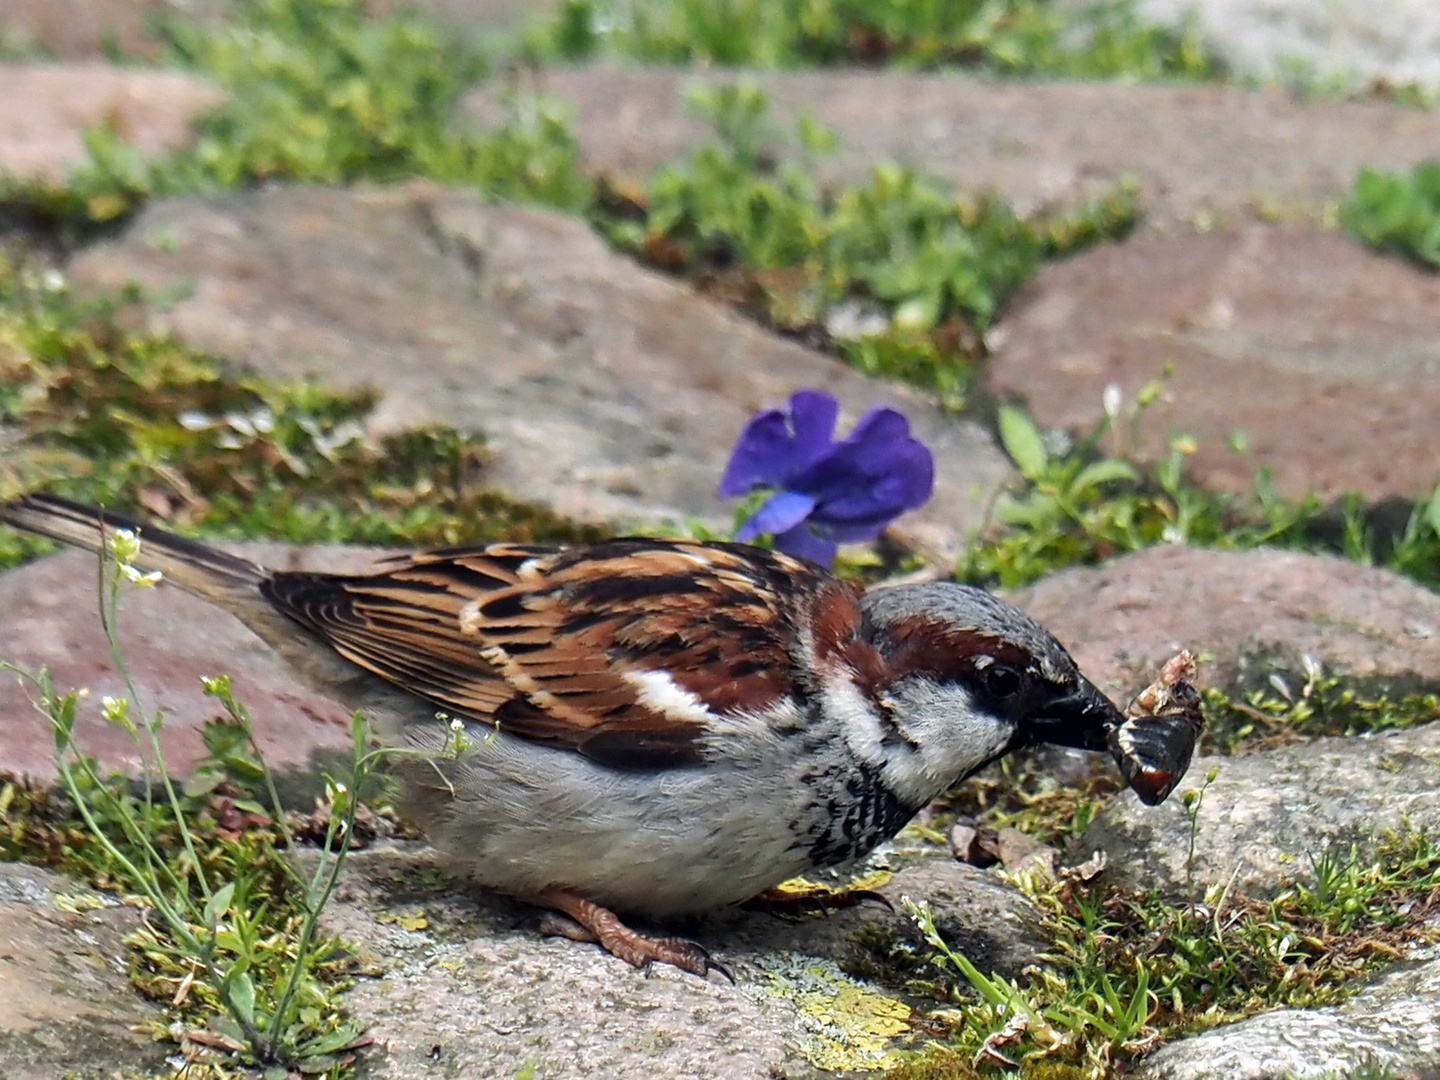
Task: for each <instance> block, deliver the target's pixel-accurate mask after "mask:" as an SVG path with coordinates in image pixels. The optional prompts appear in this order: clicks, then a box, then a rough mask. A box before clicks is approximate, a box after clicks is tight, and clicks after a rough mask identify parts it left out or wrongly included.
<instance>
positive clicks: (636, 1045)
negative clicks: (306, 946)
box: [328, 846, 1037, 1080]
mask: <svg viewBox="0 0 1440 1080" xmlns="http://www.w3.org/2000/svg"><path fill="white" fill-rule="evenodd" d="M433 858H434V856H433V853H430V852H429V851H428V850H424V849H416V848H415V847H413V846H401V847H399V848H391V849H389V850H387V849H384V848H379V849H376V850H373V851H366V852H361V853H360V854H359V855H358V856H357V857H356V859H355V862H354V863H353V864H352V867H351V868H350V869H349V870H347V873H346V877H345V878H344V879H343V880H342V885H341V890H340V892H339V894H338V895H337V903H336V905H335V907H334V909H333V910H332V912H331V914H330V915H329V916H328V920H329V925H330V927H331V928H332V929H335V930H337V931H339V932H340V933H342V934H343V935H344V936H345V938H346V939H347V940H348V941H351V942H354V943H356V944H357V945H358V946H359V947H360V948H361V950H362V951H363V952H364V953H366V954H368V956H367V959H373V961H374V963H375V964H376V966H378V967H379V968H380V969H382V970H383V972H384V973H383V974H382V975H380V976H379V977H378V978H376V979H362V980H360V981H359V982H358V983H357V984H356V986H355V988H354V989H353V990H351V991H350V992H349V993H348V994H347V997H346V1003H347V1005H348V1006H349V1008H350V1009H351V1010H352V1011H353V1013H354V1015H355V1016H357V1018H359V1019H360V1020H361V1021H362V1022H364V1023H366V1024H367V1025H368V1027H369V1031H370V1034H371V1035H372V1036H373V1037H374V1038H375V1040H376V1043H377V1048H376V1050H375V1051H374V1052H373V1053H371V1054H369V1055H368V1056H367V1065H366V1069H367V1072H366V1074H365V1075H367V1076H372V1077H375V1078H376V1080H411V1078H416V1080H419V1078H422V1077H429V1076H432V1075H434V1070H435V1069H436V1068H440V1069H442V1070H444V1071H446V1073H447V1074H449V1075H456V1076H476V1077H513V1076H515V1075H516V1074H517V1073H519V1072H520V1071H521V1070H522V1069H523V1068H524V1067H525V1066H526V1065H527V1064H528V1063H532V1062H533V1063H534V1065H535V1070H536V1071H535V1075H536V1076H544V1077H546V1078H549V1080H569V1078H572V1077H574V1078H580V1077H591V1076H614V1077H630V1076H645V1077H655V1078H657V1080H659V1078H667V1077H687V1078H688V1077H696V1076H705V1077H717V1078H721V1080H752V1078H753V1080H771V1078H778V1077H785V1078H788V1080H802V1078H809V1077H815V1076H820V1075H829V1074H830V1073H831V1072H835V1071H839V1072H845V1073H847V1074H849V1075H853V1074H855V1073H856V1072H857V1071H860V1070H867V1071H868V1070H872V1069H874V1068H875V1067H876V1066H877V1065H878V1064H879V1063H881V1062H883V1061H884V1060H885V1056H886V1054H888V1053H889V1052H891V1051H892V1050H894V1049H896V1048H898V1047H904V1046H907V1045H914V1044H916V1043H917V1041H918V1040H919V1038H920V1037H919V1036H918V1035H917V1033H916V1032H915V1031H914V1030H913V1029H912V1028H911V1026H910V1023H909V1018H910V1005H911V1002H910V1001H909V999H907V998H905V997H904V995H903V993H901V992H899V991H897V990H896V989H894V988H893V987H890V986H887V985H885V984H883V983H878V982H874V981H867V980H864V979H857V978H855V977H853V976H851V975H847V974H846V973H845V969H846V968H849V969H851V970H853V963H854V960H855V957H856V956H857V955H858V953H859V951H860V946H859V945H858V944H857V942H856V940H855V938H856V937H857V935H862V934H863V935H865V936H866V937H868V938H870V939H872V940H873V939H874V938H875V937H877V936H878V937H880V938H883V939H892V940H904V939H910V938H913V937H914V935H915V933H916V931H915V929H914V927H913V925H912V924H911V923H910V922H909V920H908V919H906V918H905V917H904V916H902V915H897V914H895V913H892V912H889V911H886V910H884V909H883V908H880V907H877V906H875V905H865V906H863V907H859V908H852V909H849V910H846V911H841V912H836V913H834V914H832V915H828V916H824V917H817V918H807V919H802V920H800V921H790V920H782V919H778V918H775V917H774V916H771V915H765V914H759V913H752V912H745V911H739V910H734V911H728V912H723V913H719V914H716V915H714V916H711V917H708V918H706V919H704V920H703V921H699V922H697V923H695V924H694V925H692V926H689V927H687V928H684V929H683V930H682V931H681V932H684V933H686V934H689V935H690V936H692V937H693V938H694V939H695V940H697V941H698V942H700V944H702V945H703V946H705V947H706V948H707V949H709V950H710V951H711V952H712V953H713V954H714V955H715V957H716V959H718V960H720V961H721V962H723V963H724V964H725V965H726V966H727V967H729V968H730V970H731V971H732V972H733V973H734V975H735V979H736V984H737V985H734V986H732V985H730V984H729V983H728V982H725V981H724V980H723V979H721V978H720V976H718V975H712V976H711V978H710V979H709V980H708V981H704V980H701V979H698V978H696V977H695V976H693V975H687V974H684V973H682V972H679V971H677V970H676V969H674V968H668V967H662V966H655V967H652V968H651V969H650V970H648V971H647V972H645V973H643V974H642V973H641V972H638V971H636V970H634V969H633V968H631V967H629V966H627V965H626V964H625V963H623V962H622V961H620V960H617V959H615V958H614V957H612V956H609V955H607V954H605V953H603V952H602V951H601V950H600V949H598V948H596V947H595V946H593V945H582V944H577V943H576V942H572V941H564V940H556V939H543V938H541V937H539V935H538V934H537V933H536V930H535V923H534V916H533V912H531V911H530V910H529V909H526V908H524V907H523V906H521V905H519V904H515V903H513V902H511V901H508V900H505V899H503V898H500V897H496V896H494V895H492V894H489V893H486V892H483V891H479V890H474V889H467V888H465V887H464V886H461V885H456V884H454V883H451V882H449V881H448V880H447V879H446V878H445V877H444V874H443V871H438V870H437V869H436V867H435V864H434V863H433V861H432V860H433ZM880 891H881V892H882V893H883V894H884V895H886V896H887V897H890V898H891V899H892V900H893V901H894V902H895V903H896V906H897V907H898V906H899V904H898V901H899V898H900V896H901V895H908V896H910V897H912V898H913V899H915V900H922V899H923V900H928V901H929V902H930V903H931V905H932V907H933V909H934V911H935V914H936V918H937V923H938V924H939V925H940V926H941V927H942V928H944V929H945V932H947V933H954V934H956V935H957V937H958V938H959V940H961V941H962V942H963V943H964V947H966V948H967V950H970V949H973V950H975V951H972V952H970V953H969V955H970V956H971V957H972V958H974V959H975V961H976V963H978V964H980V965H981V966H982V967H984V968H985V969H986V970H1002V971H1005V972H1018V970H1019V967H1018V966H1016V965H1019V966H1023V965H1024V964H1027V963H1034V962H1035V960H1036V948H1037V945H1036V944H1035V943H1034V942H1033V939H1032V938H1031V937H1030V934H1029V932H1028V931H1026V930H1025V929H1024V927H1023V925H1022V923H1021V917H1022V915H1023V914H1024V913H1025V912H1026V911H1028V909H1027V907H1026V903H1025V901H1024V900H1023V899H1022V898H1021V897H1020V894H1019V893H1018V892H1017V891H1016V890H1015V889H1013V888H1012V887H1011V886H1008V885H1005V884H1003V883H1001V882H1000V881H999V880H998V878H996V877H995V875H993V874H986V873H984V872H982V871H979V870H976V869H974V868H973V867H968V866H962V865H960V864H958V863H955V862H954V861H953V860H951V859H949V858H948V857H941V858H938V859H934V858H932V859H927V860H923V861H921V862H919V863H916V864H914V865H912V866H910V867H908V868H906V869H902V870H900V871H899V872H897V873H896V875H895V876H894V878H892V879H891V881H890V882H889V883H888V884H886V885H883V886H881V887H880ZM420 920H423V925H422V926H421V927H420V928H419V929H414V930H407V929H405V928H404V927H405V925H406V924H408V925H411V926H414V925H416V924H417V922H418V921H420ZM967 928H968V930H967ZM952 940H953V939H952ZM915 1004H920V1003H918V1002H916V1003H915ZM930 1005H931V1007H933V1005H934V1003H933V1002H931V1003H930Z"/></svg>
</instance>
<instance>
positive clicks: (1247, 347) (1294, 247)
mask: <svg viewBox="0 0 1440 1080" xmlns="http://www.w3.org/2000/svg"><path fill="white" fill-rule="evenodd" d="M1437 116H1440V114H1437ZM994 343H995V345H996V350H995V354H994V355H993V356H992V357H991V358H990V360H989V361H988V363H987V365H986V367H985V375H984V377H985V379H986V382H987V383H988V385H989V387H990V388H991V390H992V391H993V392H994V393H995V394H996V395H997V396H999V397H1001V398H1018V399H1021V400H1023V401H1024V402H1025V403H1026V404H1027V405H1028V406H1029V408H1030V409H1031V411H1032V412H1033V413H1034V415H1035V417H1036V419H1037V420H1038V421H1039V422H1040V423H1041V424H1043V425H1047V426H1055V427H1064V428H1069V429H1073V430H1085V431H1088V430H1089V429H1090V427H1091V426H1092V425H1093V424H1094V423H1095V422H1096V421H1097V420H1098V419H1099V418H1100V417H1101V415H1102V412H1101V404H1100V402H1101V395H1102V394H1103V393H1104V392H1105V388H1106V387H1107V386H1110V385H1112V384H1114V385H1117V386H1119V387H1120V389H1121V390H1122V391H1124V393H1125V394H1126V396H1127V398H1129V397H1132V396H1133V395H1134V394H1135V393H1136V391H1138V390H1139V388H1140V387H1141V386H1143V385H1144V384H1145V383H1147V382H1149V381H1150V380H1152V379H1154V378H1156V377H1157V376H1158V375H1160V373H1161V372H1162V370H1163V369H1164V368H1165V366H1166V365H1167V364H1173V365H1174V368H1175V374H1174V377H1173V378H1172V379H1171V380H1170V381H1169V383H1168V386H1167V389H1166V392H1165V394H1164V396H1163V397H1162V398H1161V400H1160V401H1159V402H1157V403H1156V404H1155V405H1154V406H1152V407H1151V409H1150V410H1149V411H1148V412H1147V413H1146V414H1145V416H1144V418H1143V420H1142V422H1141V425H1140V431H1139V435H1140V438H1139V444H1138V450H1139V452H1140V454H1141V456H1142V457H1148V458H1154V457H1156V456H1158V455H1160V454H1163V453H1164V452H1165V451H1166V449H1167V447H1168V445H1169V440H1170V438H1171V436H1172V434H1174V433H1179V432H1183V433H1187V434H1190V435H1194V436H1196V437H1197V438H1198V439H1199V450H1198V452H1197V453H1195V454H1194V455H1193V456H1192V457H1191V458H1189V460H1188V461H1187V463H1186V465H1187V469H1188V471H1189V473H1190V474H1191V475H1192V476H1193V477H1194V478H1195V479H1197V480H1199V481H1201V482H1202V483H1204V484H1206V485H1208V486H1210V487H1212V488H1219V489H1230V490H1242V491H1243V490H1249V489H1250V488H1251V486H1252V484H1253V482H1254V477H1255V472H1256V470H1257V468H1259V467H1261V466H1264V467H1266V468H1268V469H1270V470H1271V471H1272V473H1273V475H1274V480H1275V485H1276V487H1277V488H1278V489H1279V490H1280V491H1282V492H1285V493H1288V494H1291V495H1300V494H1303V493H1304V492H1306V491H1307V490H1311V489H1314V490H1316V491H1318V492H1319V493H1320V494H1321V495H1322V496H1324V497H1330V496H1334V495H1338V494H1340V493H1343V492H1361V493H1363V494H1364V495H1365V497H1366V498H1367V499H1379V498H1382V497H1384V496H1386V495H1396V496H1399V497H1401V498H1410V497H1413V496H1414V495H1415V494H1417V492H1418V493H1422V494H1424V495H1426V496H1428V494H1429V492H1430V489H1431V488H1432V487H1433V486H1434V484H1435V481H1436V477H1437V474H1440V467H1437V464H1436V463H1437V461H1440V428H1437V426H1436V424H1435V417H1436V415H1440V275H1437V274H1434V273H1430V272H1427V271H1424V270H1421V269H1419V268H1417V267H1415V266H1413V265H1412V264H1410V263H1408V262H1405V261H1404V260H1402V259H1398V258H1394V257H1391V256H1386V255H1380V254H1378V253H1376V252H1373V251H1370V250H1368V249H1366V248H1364V247H1362V246H1361V245H1360V244H1359V243H1358V242H1355V241H1352V240H1350V239H1349V238H1348V237H1346V236H1344V235H1343V234H1341V233H1338V232H1328V231H1324V230H1321V229H1318V228H1309V227H1275V226H1268V225H1259V224H1255V225H1250V226H1247V227H1244V228H1236V229H1225V230H1217V231H1215V232H1212V233H1208V234H1205V235H1193V234H1190V235H1186V234H1175V235H1170V236H1164V235H1159V234H1156V233H1141V234H1138V235H1135V236H1133V237H1131V238H1130V239H1129V240H1127V241H1126V242H1124V243H1121V244H1109V245H1104V246H1101V247H1098V248H1095V249H1094V250H1092V251H1089V252H1086V253H1084V254H1082V255H1078V256H1076V257H1075V258H1073V259H1069V260H1066V261H1063V262H1058V263H1052V264H1050V265H1049V266H1046V267H1045V268H1043V269H1042V270H1041V271H1040V273H1039V274H1038V275H1037V276H1036V277H1035V279H1034V280H1032V281H1031V282H1030V284H1029V285H1028V286H1027V287H1026V288H1025V289H1024V290H1023V291H1022V293H1021V295H1020V296H1018V297H1017V298H1016V299H1015V301H1014V302H1013V303H1012V304H1011V307H1010V310H1009V312H1008V315H1007V317H1006V319H1005V320H1004V322H1003V324H1002V326H1001V328H1000V330H999V332H998V333H997V334H996V335H994ZM1235 431H1241V432H1243V433H1244V435H1245V438H1246V441H1247V443H1248V451H1247V452H1246V453H1243V454H1241V453H1236V452H1235V451H1233V450H1231V449H1230V448H1229V447H1228V445H1227V439H1228V438H1229V436H1230V435H1231V434H1232V433H1233V432H1235Z"/></svg>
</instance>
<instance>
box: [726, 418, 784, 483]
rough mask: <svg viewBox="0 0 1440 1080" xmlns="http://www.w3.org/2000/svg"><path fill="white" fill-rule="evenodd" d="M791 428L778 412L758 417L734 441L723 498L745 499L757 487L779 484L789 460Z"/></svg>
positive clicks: (727, 467) (752, 419) (751, 419)
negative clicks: (743, 497) (738, 496)
mask: <svg viewBox="0 0 1440 1080" xmlns="http://www.w3.org/2000/svg"><path fill="white" fill-rule="evenodd" d="M792 441H793V440H792V439H791V436H790V425H789V424H787V423H786V422H785V414H784V413H783V412H781V411H780V410H779V409H766V410H765V411H764V412H759V413H756V414H755V415H754V416H752V417H751V418H750V422H749V423H747V424H746V425H745V429H744V430H743V431H741V432H740V437H739V438H738V439H736V440H735V449H734V450H732V451H730V461H729V463H728V464H727V465H726V466H725V473H724V475H723V476H721V477H720V497H721V498H722V499H727V498H730V497H731V496H734V495H744V494H745V493H746V492H747V491H751V490H753V489H755V488H757V487H763V486H765V485H768V484H778V483H780V482H781V480H782V479H783V473H784V466H785V464H786V462H787V461H788V460H789V455H790V445H791V442H792Z"/></svg>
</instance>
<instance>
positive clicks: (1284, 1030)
mask: <svg viewBox="0 0 1440 1080" xmlns="http://www.w3.org/2000/svg"><path fill="white" fill-rule="evenodd" d="M1364 1066H1370V1067H1371V1068H1372V1069H1376V1070H1382V1071H1383V1074H1384V1075H1393V1076H1407V1077H1431V1076H1436V1075H1440V959H1437V958H1436V956H1435V952H1434V950H1433V949H1431V950H1429V951H1428V956H1427V958H1426V959H1424V960H1421V961H1419V962H1414V963H1407V964H1401V965H1399V966H1397V967H1395V968H1394V969H1392V970H1390V971H1388V972H1386V973H1385V974H1384V975H1382V976H1380V977H1379V978H1377V979H1375V980H1374V981H1373V982H1372V983H1371V984H1370V985H1369V986H1366V987H1364V988H1362V989H1361V990H1360V991H1359V992H1358V993H1356V994H1355V996H1354V997H1352V998H1350V999H1349V1000H1348V1001H1346V1002H1345V1003H1344V1004H1342V1005H1336V1006H1333V1007H1330V1008H1325V1009H1277V1010H1275V1011H1274V1012H1268V1013H1264V1014H1262V1015H1260V1016H1252V1017H1250V1018H1249V1019H1248V1020H1242V1021H1240V1022H1239V1023H1235V1024H1227V1025H1226V1026H1224V1027H1221V1028H1216V1029H1215V1030H1214V1031H1207V1032H1205V1033H1204V1034H1201V1035H1196V1036H1193V1037H1192V1038H1189V1039H1182V1040H1180V1041H1179V1042H1175V1043H1172V1044H1171V1045H1169V1046H1162V1047H1161V1048H1160V1049H1159V1050H1158V1051H1157V1052H1156V1053H1155V1055H1154V1056H1153V1057H1151V1058H1149V1059H1148V1060H1147V1061H1146V1062H1145V1064H1144V1065H1143V1066H1142V1067H1141V1069H1140V1071H1139V1074H1138V1075H1139V1076H1140V1077H1142V1078H1143V1080H1212V1078H1215V1080H1218V1078H1224V1080H1288V1078H1294V1080H1311V1078H1317V1077H1322V1076H1337V1075H1346V1076H1349V1075H1356V1074H1360V1073H1359V1070H1360V1069H1361V1068H1362V1067H1364ZM1360 1075H1372V1074H1371V1073H1364V1074H1360Z"/></svg>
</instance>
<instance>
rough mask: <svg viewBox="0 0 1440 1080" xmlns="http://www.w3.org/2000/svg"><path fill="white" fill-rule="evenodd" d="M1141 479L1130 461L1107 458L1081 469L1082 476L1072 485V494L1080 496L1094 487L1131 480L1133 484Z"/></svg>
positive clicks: (1076, 478)
mask: <svg viewBox="0 0 1440 1080" xmlns="http://www.w3.org/2000/svg"><path fill="white" fill-rule="evenodd" d="M1139 479H1140V477H1139V474H1138V473H1136V472H1135V468H1134V466H1132V465H1131V464H1130V463H1129V462H1128V461H1121V460H1119V459H1118V458H1106V459H1105V460H1104V461H1096V462H1094V463H1092V464H1090V465H1086V466H1085V468H1083V469H1081V470H1080V475H1079V476H1077V477H1075V482H1074V483H1073V484H1071V485H1070V494H1072V495H1079V494H1081V493H1082V492H1085V491H1087V490H1089V489H1090V488H1092V487H1097V486H1098V485H1100V484H1109V483H1112V482H1114V481H1116V480H1129V481H1131V482H1132V483H1133V482H1135V481H1136V480H1139Z"/></svg>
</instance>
